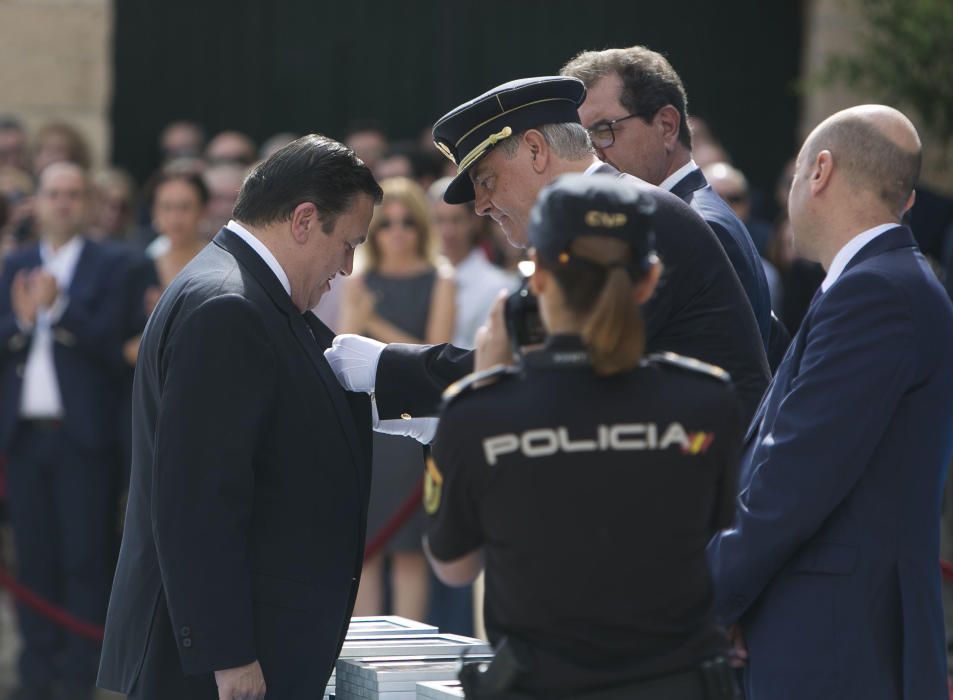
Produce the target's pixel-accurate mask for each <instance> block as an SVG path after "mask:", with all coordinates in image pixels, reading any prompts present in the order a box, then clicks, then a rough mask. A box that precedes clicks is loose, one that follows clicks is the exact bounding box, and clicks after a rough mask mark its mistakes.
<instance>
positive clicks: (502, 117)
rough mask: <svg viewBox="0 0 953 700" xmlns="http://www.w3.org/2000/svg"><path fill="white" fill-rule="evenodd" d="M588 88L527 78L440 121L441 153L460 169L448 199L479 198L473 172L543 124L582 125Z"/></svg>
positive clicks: (566, 81) (554, 79) (437, 142)
mask: <svg viewBox="0 0 953 700" xmlns="http://www.w3.org/2000/svg"><path fill="white" fill-rule="evenodd" d="M585 98H586V87H585V86H584V85H583V84H582V81H581V80H577V79H576V78H563V77H561V76H548V77H542V78H524V79H522V80H513V81H512V82H509V83H504V84H503V85H499V86H497V87H495V88H493V89H492V90H490V91H489V92H485V93H483V94H482V95H480V96H479V97H476V98H474V99H472V100H470V101H469V102H466V103H464V104H462V105H460V106H459V107H457V108H456V109H454V110H452V111H450V112H448V113H447V114H445V115H443V116H442V117H440V119H438V120H437V123H436V124H434V126H433V139H434V144H435V145H436V146H437V149H438V150H439V151H440V152H441V153H443V154H444V155H445V156H446V157H447V158H449V159H450V160H451V161H453V163H454V165H456V166H457V175H456V177H455V178H454V179H453V182H451V183H450V185H449V186H448V187H447V191H446V192H445V193H444V195H443V199H444V201H445V202H447V203H448V204H463V203H464V202H470V201H472V200H473V198H474V194H473V183H472V182H470V175H469V173H468V172H467V171H468V170H469V169H470V168H471V167H472V166H473V165H474V164H475V163H476V162H477V161H479V160H480V158H482V157H483V156H484V155H486V153H487V152H488V151H489V150H490V149H491V148H493V146H495V145H496V144H497V143H499V142H500V141H502V140H503V139H505V138H507V137H509V136H512V135H514V134H518V133H520V132H522V131H526V130H527V129H532V128H533V127H537V126H542V125H543V124H564V123H566V122H576V123H578V122H579V105H581V104H582V101H583V100H584V99H585Z"/></svg>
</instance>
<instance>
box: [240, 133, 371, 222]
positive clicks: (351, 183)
mask: <svg viewBox="0 0 953 700" xmlns="http://www.w3.org/2000/svg"><path fill="white" fill-rule="evenodd" d="M360 193H363V194H367V195H370V196H371V197H372V198H373V199H374V201H375V202H380V201H381V197H382V195H383V193H382V192H381V188H380V185H378V184H377V181H376V180H374V176H373V175H372V174H371V171H370V169H369V168H368V167H367V166H366V165H364V163H363V161H362V160H361V159H360V158H358V157H357V156H356V155H354V151H352V150H351V149H350V148H347V147H346V146H344V145H343V144H341V143H338V142H337V141H334V140H333V139H329V138H328V137H326V136H320V135H318V134H309V135H307V136H302V137H301V138H300V139H297V140H295V141H292V142H291V143H289V144H288V145H287V146H285V147H284V148H282V149H280V150H278V151H276V152H275V153H274V155H272V156H271V157H270V158H268V160H266V161H264V162H262V163H259V164H258V165H256V166H255V168H254V169H253V170H252V171H251V172H250V173H249V174H248V177H246V178H245V182H244V184H243V185H242V189H241V192H239V193H238V200H237V202H236V203H235V210H234V212H233V214H232V215H233V216H234V218H235V219H237V220H238V221H241V222H243V223H246V224H251V225H253V226H266V225H268V224H272V223H275V222H279V221H288V220H289V219H290V218H291V215H292V214H293V213H294V210H295V207H297V206H298V205H299V204H301V203H303V202H311V203H312V204H313V205H314V206H315V208H317V210H318V217H319V218H320V220H321V229H322V230H323V231H324V232H325V233H330V232H331V231H332V229H333V228H334V222H335V220H336V219H337V216H338V215H339V214H341V213H342V212H343V211H344V210H346V209H347V208H348V207H349V206H350V204H351V201H352V199H353V198H354V196H355V195H357V194H360Z"/></svg>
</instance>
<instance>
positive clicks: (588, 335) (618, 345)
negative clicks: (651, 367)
mask: <svg viewBox="0 0 953 700" xmlns="http://www.w3.org/2000/svg"><path fill="white" fill-rule="evenodd" d="M582 339H583V342H585V344H586V347H588V348H589V355H590V357H591V358H592V367H593V369H594V370H595V372H596V374H598V375H600V376H607V375H610V374H617V373H619V372H627V371H629V370H631V369H634V368H635V366H636V365H638V364H639V360H641V359H642V353H643V352H645V326H644V324H643V322H642V314H641V312H640V310H639V308H638V305H637V304H636V302H635V299H634V298H633V296H632V280H631V279H630V278H629V273H628V272H626V270H625V269H624V268H622V267H613V268H611V269H609V270H608V271H607V274H606V281H605V284H603V286H602V292H601V293H600V294H599V298H598V299H597V300H596V304H595V306H594V307H593V309H592V312H591V313H590V314H589V318H588V320H587V321H586V325H585V326H584V327H583V330H582Z"/></svg>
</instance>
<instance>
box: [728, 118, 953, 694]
mask: <svg viewBox="0 0 953 700" xmlns="http://www.w3.org/2000/svg"><path fill="white" fill-rule="evenodd" d="M920 158H921V156H920V141H919V138H918V136H917V133H916V130H915V129H914V128H913V125H912V124H911V123H910V121H909V120H908V119H907V118H906V117H904V116H903V115H902V114H901V113H900V112H897V111H896V110H894V109H891V108H889V107H883V106H879V105H866V106H862V107H855V108H852V109H849V110H845V111H843V112H839V113H837V114H835V115H834V116H832V117H830V118H828V119H827V120H826V121H824V122H823V123H821V125H820V126H818V127H817V128H816V129H815V130H814V132H813V133H812V134H811V135H810V136H809V137H808V139H807V141H806V142H805V144H804V146H803V148H802V149H801V152H800V154H799V156H798V159H797V167H796V171H795V175H794V180H793V184H792V186H791V196H790V202H789V205H788V208H789V214H790V217H791V224H792V227H793V231H794V238H795V243H796V245H797V247H798V249H799V252H800V253H801V254H802V255H803V256H805V257H807V258H808V259H810V260H815V261H818V262H820V263H821V264H822V265H823V267H824V269H825V270H826V271H827V277H826V279H825V280H824V282H823V284H822V285H821V289H820V291H819V292H818V295H817V296H816V297H815V299H814V301H813V303H812V305H811V307H810V309H809V310H808V312H807V315H806V316H805V319H804V322H803V324H802V325H801V328H800V330H799V331H798V334H797V335H796V337H795V339H794V341H793V342H792V345H791V347H790V349H789V350H788V352H787V354H786V356H785V358H784V361H783V362H782V363H781V366H780V367H779V368H778V371H777V373H776V375H775V378H774V381H773V383H772V385H771V387H770V388H769V389H768V392H767V394H766V396H765V398H764V400H763V401H762V404H761V406H760V408H759V410H758V412H757V413H756V415H755V418H754V420H753V422H752V424H751V427H750V428H749V431H748V436H747V442H746V445H745V450H744V454H743V458H742V464H741V473H740V484H739V490H740V495H739V498H738V504H737V512H736V517H735V523H734V525H733V527H732V528H731V529H729V530H725V531H724V532H722V533H721V534H719V535H718V536H716V537H715V538H714V539H713V540H712V542H711V544H710V545H709V558H710V562H711V565H712V573H713V577H714V582H715V596H716V603H715V610H716V614H717V615H718V617H719V618H720V621H721V622H723V623H725V624H727V625H733V628H732V629H733V634H734V637H735V639H736V640H737V642H738V645H739V649H740V648H741V646H742V641H744V642H746V643H747V657H748V666H747V669H746V671H745V686H746V691H747V697H748V698H749V700H762V699H763V698H770V699H771V700H786V699H788V698H790V699H791V700H794V699H795V698H797V699H799V700H800V699H803V698H813V699H814V700H823V699H825V698H831V699H833V698H836V699H837V700H851V699H857V700H878V699H881V698H882V699H887V698H891V699H893V698H906V699H910V700H913V699H916V700H930V699H936V700H939V699H940V698H947V697H948V691H947V689H946V658H945V654H944V636H943V619H942V612H941V605H940V573H939V568H938V564H937V560H938V557H939V542H938V537H939V526H938V522H939V508H940V497H941V487H942V484H943V480H944V478H945V473H946V469H947V467H948V465H949V463H950V457H951V455H953V401H951V400H950V397H951V396H953V362H951V361H950V357H951V352H953V305H951V303H950V300H949V298H947V296H946V294H945V293H944V291H943V288H942V287H941V286H940V284H939V282H938V281H937V279H936V278H935V276H934V275H933V273H932V272H931V270H930V268H929V266H928V265H927V263H926V262H925V260H924V257H923V255H922V254H921V253H920V251H919V250H918V248H917V246H916V243H915V242H914V239H913V236H912V234H911V232H910V230H909V229H907V228H906V227H904V226H901V225H900V223H899V222H900V220H901V216H902V215H903V213H904V212H905V211H906V210H907V209H909V207H910V206H911V205H912V203H913V185H914V182H915V180H916V177H917V174H918V172H919V168H920ZM743 655H744V654H742V656H743Z"/></svg>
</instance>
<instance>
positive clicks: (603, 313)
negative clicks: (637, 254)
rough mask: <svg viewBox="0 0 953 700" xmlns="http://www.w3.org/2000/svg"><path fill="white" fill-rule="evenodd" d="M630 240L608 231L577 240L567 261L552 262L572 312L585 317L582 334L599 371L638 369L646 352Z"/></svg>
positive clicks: (595, 367) (555, 275)
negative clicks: (631, 267)
mask: <svg viewBox="0 0 953 700" xmlns="http://www.w3.org/2000/svg"><path fill="white" fill-rule="evenodd" d="M630 258H631V250H630V248H629V246H628V245H626V244H625V243H623V242H622V241H620V240H618V239H616V238H610V237H608V236H586V237H584V238H577V239H576V240H575V241H573V243H572V245H571V246H570V249H569V256H568V258H567V259H566V260H565V261H562V262H561V263H559V264H556V265H553V266H550V265H544V266H545V267H547V268H549V269H551V272H552V273H553V276H554V277H555V278H556V281H557V283H558V284H559V287H560V289H561V290H562V292H563V297H564V298H565V300H566V306H567V307H568V309H569V311H571V312H572V313H574V314H576V315H577V316H579V317H582V318H584V319H585V324H584V325H583V330H582V339H583V342H584V343H585V344H586V347H587V348H588V350H589V356H590V358H591V359H592V366H593V369H594V371H595V372H596V374H598V375H600V376H608V375H612V374H617V373H619V372H626V371H628V370H631V369H634V368H635V366H636V365H638V364H639V361H640V360H641V359H642V354H643V353H644V352H645V324H644V322H643V321H642V312H641V310H640V309H639V305H638V303H637V302H636V301H635V298H634V296H633V294H632V285H633V282H632V278H631V277H629V273H628V271H627V269H626V267H625V266H626V264H627V263H628V262H629V260H630Z"/></svg>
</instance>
